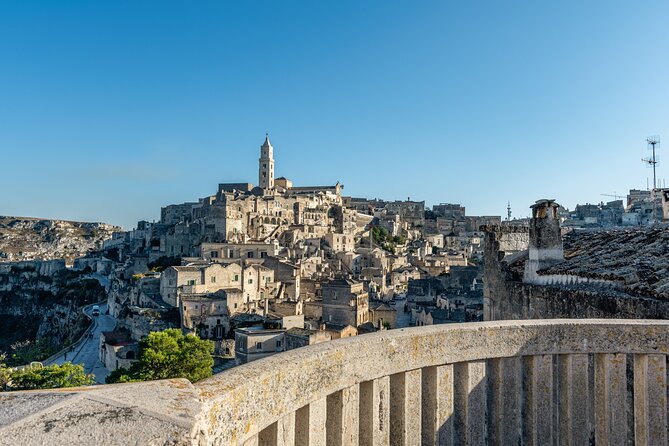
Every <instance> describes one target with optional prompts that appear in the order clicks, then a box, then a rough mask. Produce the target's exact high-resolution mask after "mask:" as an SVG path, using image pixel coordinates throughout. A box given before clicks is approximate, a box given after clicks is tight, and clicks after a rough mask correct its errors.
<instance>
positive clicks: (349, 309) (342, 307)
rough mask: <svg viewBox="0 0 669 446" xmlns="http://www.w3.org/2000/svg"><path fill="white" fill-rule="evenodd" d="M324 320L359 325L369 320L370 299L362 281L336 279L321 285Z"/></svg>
mask: <svg viewBox="0 0 669 446" xmlns="http://www.w3.org/2000/svg"><path fill="white" fill-rule="evenodd" d="M321 294H322V296H323V304H322V305H323V321H325V322H334V323H338V324H345V325H351V326H353V327H357V326H358V325H362V324H364V323H365V322H368V321H369V299H368V294H367V292H365V290H364V288H363V283H362V282H355V281H353V280H350V279H334V280H331V281H329V282H325V283H323V284H322V285H321Z"/></svg>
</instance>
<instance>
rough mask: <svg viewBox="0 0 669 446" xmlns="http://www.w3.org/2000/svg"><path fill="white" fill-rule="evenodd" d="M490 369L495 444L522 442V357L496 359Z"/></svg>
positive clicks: (491, 431)
mask: <svg viewBox="0 0 669 446" xmlns="http://www.w3.org/2000/svg"><path fill="white" fill-rule="evenodd" d="M488 370H489V371H490V372H491V376H490V377H488V383H489V386H490V389H489V394H488V409H489V417H488V420H489V423H488V436H489V437H490V438H491V439H492V440H493V442H494V443H495V444H519V443H520V439H521V414H520V404H521V400H520V397H521V393H522V392H521V390H522V386H521V383H522V376H521V372H522V360H521V358H520V357H515V358H496V359H493V360H491V361H489V364H488Z"/></svg>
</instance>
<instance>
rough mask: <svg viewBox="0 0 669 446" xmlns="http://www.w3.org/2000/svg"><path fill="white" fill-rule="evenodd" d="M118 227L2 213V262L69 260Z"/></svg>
mask: <svg viewBox="0 0 669 446" xmlns="http://www.w3.org/2000/svg"><path fill="white" fill-rule="evenodd" d="M121 230H122V228H120V227H118V226H113V225H108V224H106V223H82V222H72V221H63V220H40V219H36V218H26V217H3V216H0V262H3V261H5V262H16V261H21V260H36V259H39V260H52V259H65V260H66V261H67V262H68V263H71V262H72V260H73V259H74V258H76V257H81V256H83V255H85V254H86V253H87V252H89V251H91V250H94V249H99V248H101V247H102V242H103V241H104V240H106V239H109V238H111V235H112V232H114V231H121Z"/></svg>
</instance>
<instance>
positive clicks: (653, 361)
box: [634, 355, 667, 445]
mask: <svg viewBox="0 0 669 446" xmlns="http://www.w3.org/2000/svg"><path fill="white" fill-rule="evenodd" d="M634 439H635V441H636V444H638V445H666V444H667V357H666V356H665V355H634Z"/></svg>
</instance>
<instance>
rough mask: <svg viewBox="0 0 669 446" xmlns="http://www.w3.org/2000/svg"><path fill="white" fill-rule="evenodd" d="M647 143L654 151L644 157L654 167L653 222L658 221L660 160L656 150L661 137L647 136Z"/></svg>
mask: <svg viewBox="0 0 669 446" xmlns="http://www.w3.org/2000/svg"><path fill="white" fill-rule="evenodd" d="M646 144H647V145H648V150H651V151H652V156H649V157H646V158H643V159H642V160H641V161H643V162H644V163H645V164H646V165H647V166H649V167H651V166H652V167H653V189H652V191H651V194H650V196H651V199H652V200H653V222H654V223H657V203H656V200H655V193H656V189H657V176H656V172H655V171H656V166H657V164H658V163H659V162H660V160H659V159H658V157H657V154H656V151H657V149H659V148H660V137H659V136H657V135H656V136H649V137H648V138H646Z"/></svg>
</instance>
